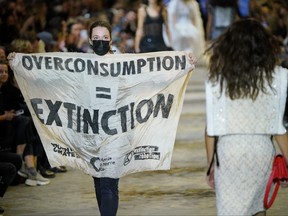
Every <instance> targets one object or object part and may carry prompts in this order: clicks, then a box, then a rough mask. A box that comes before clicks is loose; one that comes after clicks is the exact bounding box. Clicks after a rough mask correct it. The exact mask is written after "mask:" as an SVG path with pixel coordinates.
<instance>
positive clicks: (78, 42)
mask: <svg viewBox="0 0 288 216" xmlns="http://www.w3.org/2000/svg"><path fill="white" fill-rule="evenodd" d="M65 25H66V24H65V23H64V28H65V29H66V35H65V40H64V44H62V47H61V49H62V51H64V52H87V49H86V46H85V43H86V44H87V43H88V37H87V31H85V29H84V25H83V23H82V22H81V21H80V20H75V21H74V20H73V21H71V22H69V23H67V26H65ZM82 30H84V31H85V32H86V33H85V34H83V33H82V34H81V32H83V31H82Z"/></svg>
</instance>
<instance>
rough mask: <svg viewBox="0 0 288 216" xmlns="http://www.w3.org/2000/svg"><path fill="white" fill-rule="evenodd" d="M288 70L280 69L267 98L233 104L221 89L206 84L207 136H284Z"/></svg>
mask: <svg viewBox="0 0 288 216" xmlns="http://www.w3.org/2000/svg"><path fill="white" fill-rule="evenodd" d="M287 81H288V70H287V69H284V68H280V67H277V68H276V71H275V75H274V81H273V84H272V87H273V89H271V88H269V86H268V84H266V86H267V87H266V89H267V90H268V93H267V94H263V93H261V94H260V95H259V96H258V97H257V99H256V100H255V101H253V100H251V99H237V100H231V99H230V98H228V97H226V96H225V94H224V93H223V94H222V95H220V93H219V85H216V86H213V85H212V84H211V83H209V82H207V83H206V103H207V104H206V107H207V110H206V113H207V132H208V134H209V135H225V134H283V133H285V132H286V129H285V127H284V126H283V114H284V109H285V102H286V95H287Z"/></svg>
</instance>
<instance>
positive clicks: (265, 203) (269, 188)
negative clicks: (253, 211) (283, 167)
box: [264, 169, 280, 209]
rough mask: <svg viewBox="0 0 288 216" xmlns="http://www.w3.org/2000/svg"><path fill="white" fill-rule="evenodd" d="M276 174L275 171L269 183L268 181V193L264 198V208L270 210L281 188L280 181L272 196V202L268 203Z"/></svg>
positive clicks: (276, 184) (277, 182) (266, 192)
mask: <svg viewBox="0 0 288 216" xmlns="http://www.w3.org/2000/svg"><path fill="white" fill-rule="evenodd" d="M274 172H275V170H274V169H273V171H272V175H270V178H269V181H268V184H267V187H266V191H265V196H264V208H266V209H268V208H270V207H271V206H272V204H273V202H274V200H275V198H276V195H277V193H278V190H279V186H280V183H279V181H276V183H275V187H274V191H273V194H272V196H271V199H270V201H268V198H269V194H270V190H271V187H272V183H273V175H274Z"/></svg>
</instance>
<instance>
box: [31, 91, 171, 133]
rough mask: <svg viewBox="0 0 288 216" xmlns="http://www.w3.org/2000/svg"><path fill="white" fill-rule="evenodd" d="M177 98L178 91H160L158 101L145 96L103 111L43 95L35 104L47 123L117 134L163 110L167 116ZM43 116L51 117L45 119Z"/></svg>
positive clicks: (89, 131)
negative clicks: (174, 93)
mask: <svg viewBox="0 0 288 216" xmlns="http://www.w3.org/2000/svg"><path fill="white" fill-rule="evenodd" d="M173 99H174V95H172V94H169V95H167V99H165V95H164V94H158V95H157V98H156V99H155V101H153V100H152V99H144V100H142V101H140V102H139V103H138V104H135V103H134V102H132V103H130V104H129V105H125V106H122V107H120V108H118V109H117V110H109V111H105V112H102V113H100V110H98V109H95V110H88V109H85V108H83V107H80V106H77V105H76V104H73V103H69V102H61V101H55V102H53V101H51V100H43V99H41V98H33V99H31V105H32V107H33V109H34V111H35V114H36V115H37V117H38V118H39V120H40V121H41V122H42V123H43V124H45V125H52V124H55V125H56V126H57V127H67V128H70V129H73V130H76V131H77V132H78V133H85V134H91V133H92V134H99V133H100V131H103V132H104V133H105V134H108V135H115V134H119V133H124V132H127V130H128V126H129V128H130V129H133V128H134V127H135V124H136V123H139V124H142V123H145V122H147V121H148V120H149V118H150V117H151V116H153V118H156V117H157V116H158V114H159V112H160V110H161V113H162V118H166V119H167V118H168V117H169V113H170V110H171V107H172V105H173ZM44 110H45V111H47V113H46V115H43V114H45V111H44ZM60 110H62V111H60ZM63 110H64V115H63ZM60 113H61V114H60ZM43 116H47V117H46V118H45V119H44V117H43ZM64 122H65V124H64ZM89 128H90V130H89Z"/></svg>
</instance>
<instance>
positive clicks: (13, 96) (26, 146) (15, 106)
mask: <svg viewBox="0 0 288 216" xmlns="http://www.w3.org/2000/svg"><path fill="white" fill-rule="evenodd" d="M10 51H12V52H22V53H31V52H32V51H33V47H32V44H31V42H30V41H28V40H27V39H15V40H13V41H12V42H11V47H10ZM9 76H10V79H9V80H8V81H7V82H6V83H5V85H3V87H2V94H3V103H4V108H5V110H13V111H15V112H16V111H20V110H21V111H22V113H20V114H19V115H17V116H15V117H14V118H13V119H12V123H13V128H14V130H15V141H14V143H15V151H16V153H17V154H18V155H20V156H21V158H22V159H23V160H24V162H23V165H22V167H21V169H20V170H19V171H18V174H19V175H20V176H22V177H24V178H27V179H26V181H25V184H26V185H29V186H36V185H47V184H49V183H50V180H48V179H46V178H44V177H43V176H42V175H41V174H40V173H38V172H37V167H36V166H35V161H36V156H40V155H41V154H43V150H42V149H43V148H41V147H42V143H41V142H40V143H39V142H38V143H35V140H36V141H38V140H37V139H34V136H36V135H35V131H33V127H34V124H33V121H32V118H31V116H30V113H29V110H28V108H27V105H26V103H25V101H24V98H23V95H22V93H21V91H20V89H19V87H18V84H17V81H16V80H15V77H14V76H13V73H10V75H9ZM33 141H34V142H33Z"/></svg>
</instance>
